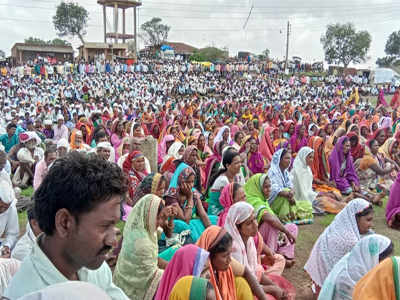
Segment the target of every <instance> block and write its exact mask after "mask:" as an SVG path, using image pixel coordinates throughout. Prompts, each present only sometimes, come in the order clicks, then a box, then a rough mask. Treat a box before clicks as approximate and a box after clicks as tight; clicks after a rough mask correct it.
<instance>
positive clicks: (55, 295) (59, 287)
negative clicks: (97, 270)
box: [18, 281, 111, 300]
mask: <svg viewBox="0 0 400 300" xmlns="http://www.w3.org/2000/svg"><path fill="white" fill-rule="evenodd" d="M55 299H57V300H71V299H74V300H87V299H96V300H111V298H110V296H108V295H107V294H106V293H105V292H104V291H103V290H101V289H100V288H98V287H97V286H95V285H93V284H91V283H87V282H83V281H67V282H63V283H57V284H54V285H50V286H48V287H46V288H44V289H42V290H39V291H36V292H33V293H31V294H28V295H26V296H23V297H21V298H19V299H18V300H55Z"/></svg>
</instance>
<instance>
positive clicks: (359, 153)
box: [347, 132, 365, 161]
mask: <svg viewBox="0 0 400 300" xmlns="http://www.w3.org/2000/svg"><path fill="white" fill-rule="evenodd" d="M347 137H348V138H349V140H350V139H353V138H357V145H355V146H354V147H353V146H351V149H350V152H351V156H352V157H353V161H356V160H357V159H359V158H362V157H363V156H364V151H365V149H364V147H363V146H362V145H361V144H360V137H359V136H358V134H357V133H355V132H349V133H348V134H347Z"/></svg>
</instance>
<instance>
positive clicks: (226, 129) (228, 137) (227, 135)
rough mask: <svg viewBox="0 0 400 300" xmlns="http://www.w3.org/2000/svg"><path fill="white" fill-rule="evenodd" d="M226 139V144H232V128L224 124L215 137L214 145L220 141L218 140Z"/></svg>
mask: <svg viewBox="0 0 400 300" xmlns="http://www.w3.org/2000/svg"><path fill="white" fill-rule="evenodd" d="M225 132H227V133H225ZM224 133H225V135H224ZM222 140H223V141H224V142H225V144H227V145H231V144H232V140H231V130H230V128H229V127H228V126H224V127H222V128H221V129H220V130H219V131H218V133H217V136H216V137H215V139H214V146H215V145H216V144H217V143H218V142H220V141H222Z"/></svg>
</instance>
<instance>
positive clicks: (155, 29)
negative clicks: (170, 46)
mask: <svg viewBox="0 0 400 300" xmlns="http://www.w3.org/2000/svg"><path fill="white" fill-rule="evenodd" d="M161 22H162V20H161V18H153V19H151V20H150V21H147V22H145V23H143V24H142V25H141V26H140V29H141V30H142V31H143V33H142V34H141V35H140V37H141V38H142V39H143V40H144V42H145V44H146V45H148V46H151V47H154V48H156V47H160V46H161V45H162V43H164V42H165V41H166V40H167V39H168V33H169V31H170V30H171V27H170V26H168V25H166V24H162V23H161Z"/></svg>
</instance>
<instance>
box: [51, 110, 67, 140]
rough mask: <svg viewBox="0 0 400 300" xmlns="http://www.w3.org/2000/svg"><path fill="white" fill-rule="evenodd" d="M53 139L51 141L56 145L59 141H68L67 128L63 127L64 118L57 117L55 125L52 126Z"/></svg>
mask: <svg viewBox="0 0 400 300" xmlns="http://www.w3.org/2000/svg"><path fill="white" fill-rule="evenodd" d="M53 130H54V138H53V140H54V141H55V142H56V143H57V142H58V141H59V140H61V139H66V140H67V141H68V128H67V126H65V125H64V117H63V116H62V115H58V116H57V125H56V126H54V128H53Z"/></svg>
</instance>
